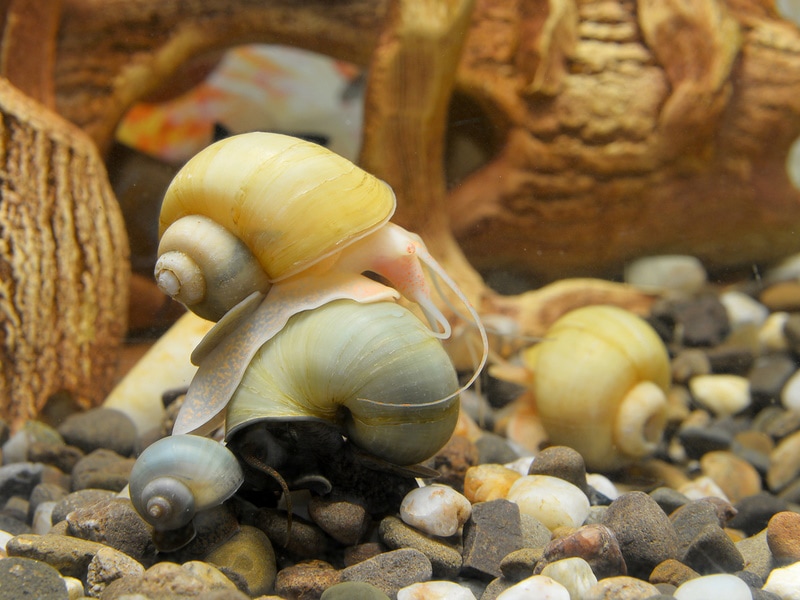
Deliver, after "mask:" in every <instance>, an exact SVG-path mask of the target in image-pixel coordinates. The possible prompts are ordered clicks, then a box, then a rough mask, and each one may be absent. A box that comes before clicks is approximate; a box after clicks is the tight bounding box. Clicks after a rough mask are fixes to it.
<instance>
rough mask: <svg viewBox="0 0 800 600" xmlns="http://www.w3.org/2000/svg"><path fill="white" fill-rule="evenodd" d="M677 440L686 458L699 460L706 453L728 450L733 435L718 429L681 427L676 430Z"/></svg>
mask: <svg viewBox="0 0 800 600" xmlns="http://www.w3.org/2000/svg"><path fill="white" fill-rule="evenodd" d="M678 440H679V441H680V443H681V445H682V446H683V449H684V450H685V451H686V456H687V457H689V458H693V459H700V458H701V457H702V456H703V455H704V454H706V453H707V452H713V451H715V450H728V449H729V448H730V446H731V442H733V435H732V434H731V433H730V432H729V431H726V430H725V429H722V428H719V427H697V426H689V427H682V428H681V429H679V430H678Z"/></svg>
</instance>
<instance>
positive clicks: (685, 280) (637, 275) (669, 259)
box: [625, 254, 707, 293]
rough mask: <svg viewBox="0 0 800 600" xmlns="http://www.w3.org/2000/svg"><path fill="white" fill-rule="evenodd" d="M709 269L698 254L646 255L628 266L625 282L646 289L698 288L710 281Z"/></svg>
mask: <svg viewBox="0 0 800 600" xmlns="http://www.w3.org/2000/svg"><path fill="white" fill-rule="evenodd" d="M706 279H707V276H706V270H705V268H704V267H703V263H701V262H700V261H699V260H698V259H697V258H695V257H694V256H686V255H682V254H664V255H662V256H646V257H644V258H639V259H637V260H635V261H633V262H631V263H628V265H626V266H625V282H626V283H629V284H631V285H635V286H636V287H639V288H642V289H645V290H654V291H670V290H672V291H676V292H689V293H691V292H696V291H697V290H699V289H700V288H702V287H703V285H705V283H706Z"/></svg>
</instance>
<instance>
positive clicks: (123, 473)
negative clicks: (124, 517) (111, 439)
mask: <svg viewBox="0 0 800 600" xmlns="http://www.w3.org/2000/svg"><path fill="white" fill-rule="evenodd" d="M134 462H135V460H134V459H133V458H125V457H124V456H121V455H119V454H117V453H116V452H114V451H113V450H106V449H105V448H98V449H97V450H94V451H92V452H91V453H89V454H87V455H86V456H84V457H83V458H81V459H80V460H79V461H78V462H77V463H76V464H75V468H73V469H72V490H73V491H75V490H84V489H90V488H91V489H101V490H111V491H114V492H119V491H120V490H122V488H124V487H125V486H126V485H128V478H129V477H130V474H131V469H132V468H133V463H134Z"/></svg>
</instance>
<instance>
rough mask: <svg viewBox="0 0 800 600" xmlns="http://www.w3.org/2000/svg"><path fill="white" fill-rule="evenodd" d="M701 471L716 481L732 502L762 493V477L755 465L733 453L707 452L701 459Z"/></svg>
mask: <svg viewBox="0 0 800 600" xmlns="http://www.w3.org/2000/svg"><path fill="white" fill-rule="evenodd" d="M700 469H701V470H702V471H703V474H705V475H706V476H708V477H711V479H713V480H714V482H715V483H716V484H717V485H718V486H719V487H720V488H721V489H722V491H723V492H725V495H726V496H727V497H728V499H729V500H730V501H731V502H734V503H735V502H738V501H739V500H741V499H742V498H745V497H746V496H752V495H753V494H758V493H759V492H760V491H761V475H760V474H759V473H758V471H756V469H755V467H753V465H751V464H750V463H749V462H747V461H746V460H743V459H741V458H739V457H738V456H736V455H735V454H734V453H733V452H728V451H726V450H715V451H712V452H706V453H705V454H704V455H703V456H702V458H701V459H700Z"/></svg>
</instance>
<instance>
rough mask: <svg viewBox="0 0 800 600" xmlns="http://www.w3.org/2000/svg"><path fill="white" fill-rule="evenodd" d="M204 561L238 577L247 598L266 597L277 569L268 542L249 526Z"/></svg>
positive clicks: (213, 551)
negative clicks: (243, 585) (243, 584)
mask: <svg viewBox="0 0 800 600" xmlns="http://www.w3.org/2000/svg"><path fill="white" fill-rule="evenodd" d="M205 560H206V561H207V562H210V563H211V564H213V565H216V566H217V567H219V568H220V569H222V570H223V571H231V572H233V573H235V574H236V575H237V576H239V577H241V579H242V580H243V581H244V583H245V586H246V590H245V591H246V592H247V593H248V594H249V595H250V596H258V595H260V594H266V593H267V592H268V591H269V590H270V588H271V587H272V584H273V583H274V582H275V577H276V570H277V567H276V565H275V551H274V550H273V549H272V543H271V542H270V541H269V538H268V537H267V536H266V534H265V533H264V532H263V531H261V530H260V529H257V528H255V527H251V526H249V525H243V526H242V528H241V529H240V530H239V531H238V532H237V533H235V534H234V535H233V536H232V537H231V538H230V539H228V540H227V541H226V542H224V543H223V544H221V545H220V546H218V547H217V548H215V549H214V550H212V551H211V552H210V553H209V554H207V555H206V557H205Z"/></svg>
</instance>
